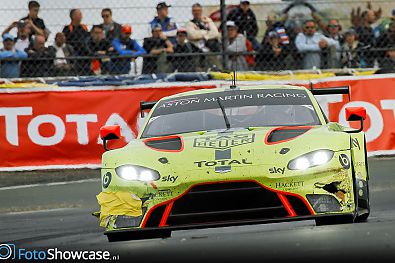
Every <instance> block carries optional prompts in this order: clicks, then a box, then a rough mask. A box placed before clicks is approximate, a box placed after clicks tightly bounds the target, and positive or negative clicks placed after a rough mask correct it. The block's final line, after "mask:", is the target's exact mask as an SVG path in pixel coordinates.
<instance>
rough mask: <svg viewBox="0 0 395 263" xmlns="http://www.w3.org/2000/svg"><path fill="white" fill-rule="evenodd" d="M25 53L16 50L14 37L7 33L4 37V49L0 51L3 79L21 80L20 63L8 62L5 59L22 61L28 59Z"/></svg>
mask: <svg viewBox="0 0 395 263" xmlns="http://www.w3.org/2000/svg"><path fill="white" fill-rule="evenodd" d="M26 57H27V54H26V53H25V52H24V51H21V50H18V49H15V42H14V36H13V35H11V34H9V33H6V34H4V35H3V48H2V49H0V77H2V78H19V75H20V69H19V66H20V61H18V60H12V61H6V60H3V59H22V58H26Z"/></svg>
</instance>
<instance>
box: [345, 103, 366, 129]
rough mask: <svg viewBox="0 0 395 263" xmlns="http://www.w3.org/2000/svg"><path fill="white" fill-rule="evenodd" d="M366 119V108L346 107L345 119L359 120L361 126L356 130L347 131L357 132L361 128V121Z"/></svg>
mask: <svg viewBox="0 0 395 263" xmlns="http://www.w3.org/2000/svg"><path fill="white" fill-rule="evenodd" d="M365 119H366V109H365V108H364V107H348V108H346V120H347V121H360V122H361V127H360V128H359V129H358V130H353V131H348V132H349V133H357V132H361V131H362V130H363V121H364V120H365Z"/></svg>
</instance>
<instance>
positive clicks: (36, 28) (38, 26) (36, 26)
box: [20, 1, 49, 38]
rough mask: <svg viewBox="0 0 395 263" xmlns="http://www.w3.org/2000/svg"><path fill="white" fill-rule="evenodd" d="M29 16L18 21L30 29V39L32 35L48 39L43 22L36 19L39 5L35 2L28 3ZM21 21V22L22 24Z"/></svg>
mask: <svg viewBox="0 0 395 263" xmlns="http://www.w3.org/2000/svg"><path fill="white" fill-rule="evenodd" d="M28 8H29V14H28V15H27V16H25V17H23V18H21V19H20V20H22V21H24V22H25V23H26V24H27V25H28V26H29V27H30V30H31V31H30V37H31V36H32V35H41V36H45V37H46V38H47V37H48V34H47V32H49V31H47V30H46V27H45V23H44V20H43V19H41V18H39V17H38V12H39V11H40V4H39V3H38V2H37V1H29V4H28ZM22 21H21V22H22Z"/></svg>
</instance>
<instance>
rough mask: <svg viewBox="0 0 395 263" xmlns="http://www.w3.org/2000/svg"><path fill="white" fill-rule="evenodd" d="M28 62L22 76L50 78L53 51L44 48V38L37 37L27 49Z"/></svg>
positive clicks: (53, 56)
mask: <svg viewBox="0 0 395 263" xmlns="http://www.w3.org/2000/svg"><path fill="white" fill-rule="evenodd" d="M27 54H28V57H29V58H30V60H29V61H27V63H26V64H25V66H24V67H23V72H22V74H23V76H26V77H48V76H51V73H52V67H53V64H54V58H55V51H54V49H52V48H46V47H45V37H44V36H41V35H38V36H36V37H35V38H34V40H33V45H32V46H31V47H29V48H28V49H27Z"/></svg>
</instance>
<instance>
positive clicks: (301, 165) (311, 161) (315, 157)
mask: <svg viewBox="0 0 395 263" xmlns="http://www.w3.org/2000/svg"><path fill="white" fill-rule="evenodd" d="M333 154H334V152H333V151H331V150H317V151H313V152H309V153H306V154H304V155H301V156H299V157H297V158H295V159H293V160H291V161H289V163H288V169H289V170H304V169H307V168H310V167H314V166H318V165H322V164H325V163H327V162H329V161H330V160H331V159H332V157H333Z"/></svg>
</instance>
